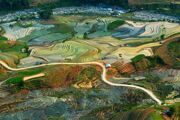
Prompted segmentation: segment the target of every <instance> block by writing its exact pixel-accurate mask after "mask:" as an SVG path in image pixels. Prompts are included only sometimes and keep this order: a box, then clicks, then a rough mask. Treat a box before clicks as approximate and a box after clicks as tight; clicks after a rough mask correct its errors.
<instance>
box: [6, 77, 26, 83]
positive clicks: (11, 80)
mask: <svg viewBox="0 0 180 120" xmlns="http://www.w3.org/2000/svg"><path fill="white" fill-rule="evenodd" d="M22 82H23V79H22V77H21V76H20V77H15V78H10V79H8V80H7V81H6V84H19V83H22Z"/></svg>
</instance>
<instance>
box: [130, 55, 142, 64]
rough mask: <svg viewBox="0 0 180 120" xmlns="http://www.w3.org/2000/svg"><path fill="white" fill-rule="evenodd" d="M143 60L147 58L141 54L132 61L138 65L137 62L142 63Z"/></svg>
mask: <svg viewBox="0 0 180 120" xmlns="http://www.w3.org/2000/svg"><path fill="white" fill-rule="evenodd" d="M143 58H145V55H144V54H140V55H137V56H135V57H134V58H132V59H131V60H132V62H133V63H136V62H139V61H141V60H142V59H143Z"/></svg>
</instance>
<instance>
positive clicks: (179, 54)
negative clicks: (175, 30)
mask: <svg viewBox="0 0 180 120" xmlns="http://www.w3.org/2000/svg"><path fill="white" fill-rule="evenodd" d="M168 50H169V52H170V53H171V55H172V56H173V57H174V58H180V41H174V42H171V43H169V45H168Z"/></svg>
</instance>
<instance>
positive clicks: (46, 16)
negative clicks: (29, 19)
mask: <svg viewBox="0 0 180 120" xmlns="http://www.w3.org/2000/svg"><path fill="white" fill-rule="evenodd" d="M51 15H52V10H51V9H45V10H42V11H40V12H39V16H40V18H41V19H49V18H50V17H51Z"/></svg>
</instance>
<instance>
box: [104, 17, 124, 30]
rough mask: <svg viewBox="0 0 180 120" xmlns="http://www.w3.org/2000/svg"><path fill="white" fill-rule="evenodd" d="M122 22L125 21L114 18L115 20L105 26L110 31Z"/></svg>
mask: <svg viewBox="0 0 180 120" xmlns="http://www.w3.org/2000/svg"><path fill="white" fill-rule="evenodd" d="M124 23H125V21H124V20H116V21H113V22H111V23H109V24H108V27H107V28H108V30H109V31H112V30H114V29H116V28H117V27H119V26H121V25H123V24H124Z"/></svg>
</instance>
